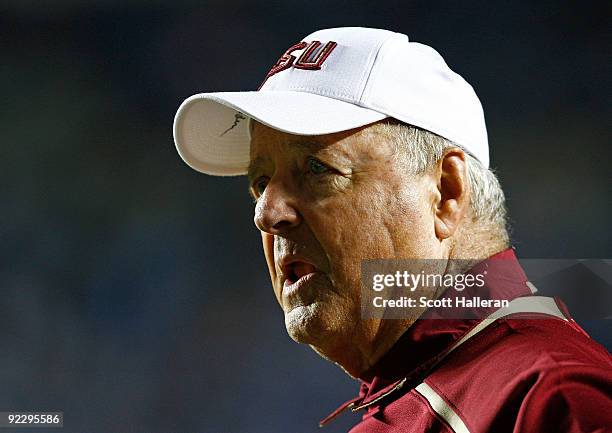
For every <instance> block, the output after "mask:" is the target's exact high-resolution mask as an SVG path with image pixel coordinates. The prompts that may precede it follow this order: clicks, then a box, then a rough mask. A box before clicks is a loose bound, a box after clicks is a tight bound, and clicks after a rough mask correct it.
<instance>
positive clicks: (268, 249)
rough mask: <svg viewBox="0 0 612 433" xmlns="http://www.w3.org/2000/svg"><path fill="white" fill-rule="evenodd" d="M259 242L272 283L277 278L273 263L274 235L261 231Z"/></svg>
mask: <svg viewBox="0 0 612 433" xmlns="http://www.w3.org/2000/svg"><path fill="white" fill-rule="evenodd" d="M261 244H262V246H263V251H264V257H265V258H266V264H267V265H268V272H269V273H270V280H271V281H272V284H273V285H274V284H275V282H276V280H277V273H276V267H275V265H274V236H273V235H271V234H269V233H265V232H261Z"/></svg>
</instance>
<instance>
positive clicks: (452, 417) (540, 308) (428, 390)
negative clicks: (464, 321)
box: [414, 296, 567, 433]
mask: <svg viewBox="0 0 612 433" xmlns="http://www.w3.org/2000/svg"><path fill="white" fill-rule="evenodd" d="M517 313H539V314H545V315H548V316H553V317H556V318H558V319H562V320H565V321H567V318H566V317H565V316H564V315H563V313H562V312H561V310H560V309H559V307H558V306H557V303H556V302H555V300H554V299H553V298H548V297H545V296H527V297H524V298H516V299H514V300H513V301H511V302H510V304H509V305H508V306H507V307H505V308H500V309H499V310H496V311H495V312H494V313H493V314H491V315H490V316H488V317H487V318H486V319H484V320H482V322H480V323H479V324H478V325H476V326H475V327H474V328H473V329H472V330H471V331H470V332H468V333H467V334H465V335H464V336H463V338H461V339H460V340H459V341H458V342H457V343H455V345H454V346H453V347H452V348H451V349H450V350H449V351H448V352H446V354H445V355H444V356H443V357H442V359H444V358H446V357H447V356H448V355H449V354H450V353H451V352H453V351H454V350H455V349H457V348H458V347H459V346H461V345H462V344H463V343H465V342H466V341H467V340H469V339H470V338H472V337H473V336H474V335H476V334H478V333H479V332H481V331H482V330H484V329H485V328H486V327H487V326H489V325H490V324H492V323H493V322H495V321H496V320H498V319H501V318H503V317H506V316H510V315H511V314H517ZM442 359H440V360H438V362H437V363H436V365H437V364H439V363H440V361H442ZM414 390H415V391H416V392H418V393H419V394H420V395H421V396H423V397H424V398H425V400H427V401H428V402H429V405H430V406H431V408H432V409H433V410H434V412H436V413H437V414H438V416H440V418H442V419H443V420H444V421H446V423H447V424H448V425H449V426H450V427H451V429H452V430H453V431H454V432H457V433H470V431H469V430H468V428H467V426H466V425H465V423H464V422H463V420H462V419H461V417H460V416H459V415H457V413H456V412H455V411H454V410H453V408H452V407H451V406H449V405H448V403H446V401H445V400H444V399H443V398H442V397H441V396H440V395H438V393H436V391H435V390H434V389H433V388H432V387H431V386H429V385H428V384H427V383H425V382H422V383H421V384H419V385H418V386H417V387H416V388H415V389H414Z"/></svg>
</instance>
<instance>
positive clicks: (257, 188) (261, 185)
mask: <svg viewBox="0 0 612 433" xmlns="http://www.w3.org/2000/svg"><path fill="white" fill-rule="evenodd" d="M268 181H269V179H268V178H267V177H265V176H262V177H259V178H257V179H256V180H255V182H253V191H254V192H255V195H256V196H257V197H259V196H260V195H262V194H263V193H264V191H265V189H266V186H268Z"/></svg>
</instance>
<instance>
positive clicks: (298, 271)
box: [283, 261, 317, 285]
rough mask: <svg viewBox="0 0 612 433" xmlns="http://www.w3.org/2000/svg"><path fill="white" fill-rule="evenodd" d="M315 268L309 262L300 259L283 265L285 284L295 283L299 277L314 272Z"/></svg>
mask: <svg viewBox="0 0 612 433" xmlns="http://www.w3.org/2000/svg"><path fill="white" fill-rule="evenodd" d="M316 270H317V269H316V268H315V267H314V266H313V265H311V264H310V263H306V262H302V261H294V262H291V263H289V264H288V265H285V266H283V274H284V276H285V284H287V285H289V284H293V283H296V282H297V281H298V280H299V279H300V278H302V277H303V276H306V275H308V274H312V273H313V272H316Z"/></svg>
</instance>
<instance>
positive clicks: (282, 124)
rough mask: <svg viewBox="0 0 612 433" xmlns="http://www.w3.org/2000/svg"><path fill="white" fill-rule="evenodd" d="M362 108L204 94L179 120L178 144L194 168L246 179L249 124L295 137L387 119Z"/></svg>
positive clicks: (300, 97)
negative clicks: (258, 123) (260, 125)
mask: <svg viewBox="0 0 612 433" xmlns="http://www.w3.org/2000/svg"><path fill="white" fill-rule="evenodd" d="M386 117H387V115H385V114H382V113H379V112H378V111H374V110H370V109H367V108H363V107H360V106H358V105H355V104H352V103H349V102H344V101H340V100H338V99H332V98H327V97H325V96H320V95H315V94H312V93H304V92H295V91H260V92H220V93H200V94H197V95H194V96H192V97H190V98H188V99H186V100H185V101H184V102H183V103H182V104H181V106H180V107H179V109H178V111H177V113H176V116H175V118H174V142H175V144H176V148H177V150H178V152H179V154H180V155H181V158H183V160H184V161H185V162H186V163H187V164H188V165H189V166H190V167H192V168H194V169H195V170H197V171H200V172H202V173H207V174H212V175H216V176H235V175H242V174H246V171H247V167H248V165H249V145H250V134H249V125H248V123H249V122H248V119H249V118H251V119H255V120H256V121H258V122H260V123H263V124H265V125H268V126H270V127H272V128H274V129H278V130H280V131H283V132H288V133H291V134H296V135H322V134H331V133H334V132H340V131H346V130H348V129H353V128H357V127H360V126H363V125H367V124H370V123H373V122H376V121H379V120H382V119H384V118H386Z"/></svg>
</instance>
